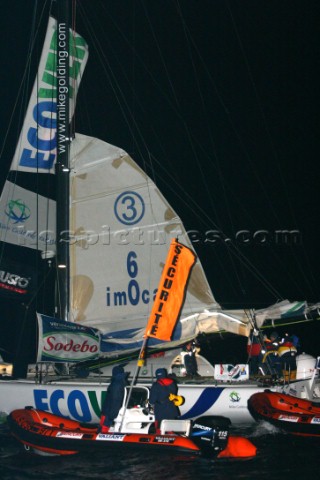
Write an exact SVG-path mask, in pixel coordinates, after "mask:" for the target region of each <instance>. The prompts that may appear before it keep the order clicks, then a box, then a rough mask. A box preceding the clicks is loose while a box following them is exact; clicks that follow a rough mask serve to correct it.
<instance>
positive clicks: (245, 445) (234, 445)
mask: <svg viewBox="0 0 320 480" xmlns="http://www.w3.org/2000/svg"><path fill="white" fill-rule="evenodd" d="M256 454H257V447H256V446H255V445H253V443H251V442H250V440H248V439H247V438H243V437H229V438H228V444H227V447H226V448H225V449H224V450H222V451H221V452H220V453H219V454H218V458H227V457H228V458H230V457H233V458H246V457H255V456H256Z"/></svg>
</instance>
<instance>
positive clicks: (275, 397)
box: [248, 390, 320, 437]
mask: <svg viewBox="0 0 320 480" xmlns="http://www.w3.org/2000/svg"><path fill="white" fill-rule="evenodd" d="M248 409H249V411H250V413H251V415H252V416H253V418H254V419H255V420H257V421H261V420H265V421H267V422H269V423H271V424H272V425H275V426H276V427H278V428H280V429H282V430H285V431H286V432H288V433H291V434H293V435H304V436H310V437H320V403H314V402H311V401H309V400H304V399H302V398H296V397H293V396H292V395H288V394H285V393H277V392H271V391H270V390H266V391H265V392H259V393H255V394H254V395H252V396H251V397H250V398H249V400H248Z"/></svg>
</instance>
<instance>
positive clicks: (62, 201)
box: [0, 1, 315, 423]
mask: <svg viewBox="0 0 320 480" xmlns="http://www.w3.org/2000/svg"><path fill="white" fill-rule="evenodd" d="M67 3H68V2H64V1H58V2H57V6H58V10H59V11H58V13H59V15H58V16H57V18H58V20H56V19H55V17H53V16H50V18H49V22H48V27H47V33H46V37H45V40H44V46H43V51H42V56H41V59H40V63H39V69H38V73H37V78H36V81H35V84H34V88H33V91H32V94H31V98H30V102H29V106H28V108H27V111H26V115H25V121H24V124H23V127H22V131H21V134H20V137H19V140H18V143H17V147H16V151H15V154H14V157H13V160H12V163H11V166H10V170H9V173H8V176H7V179H6V181H5V184H4V187H3V190H2V194H1V200H0V226H1V245H2V250H1V252H2V254H1V278H0V294H1V295H2V297H3V300H2V304H3V306H4V307H3V309H2V314H3V315H6V316H7V317H8V318H10V319H11V322H12V323H13V330H15V332H16V335H15V337H14V338H13V337H12V338H10V339H9V340H8V344H9V343H10V341H11V345H8V346H7V348H8V349H9V350H11V352H12V351H13V352H14V355H13V356H12V363H13V374H12V377H11V378H10V379H8V378H7V377H6V378H5V379H2V380H0V389H1V399H0V412H2V413H3V414H4V415H8V414H9V413H10V412H11V411H12V410H15V409H19V408H24V407H25V406H26V405H28V406H31V407H34V408H36V409H41V410H48V411H51V412H52V413H53V414H57V415H63V416H69V417H71V418H73V419H75V420H78V421H83V422H97V421H98V419H99V416H100V409H101V404H102V398H103V395H104V392H105V389H106V384H107V379H106V378H105V377H103V376H99V375H98V376H97V375H95V376H90V375H89V376H88V377H87V378H82V376H81V375H78V376H77V375H76V374H72V375H70V371H71V370H70V364H71V362H75V363H77V364H80V363H81V362H83V361H84V360H92V359H94V358H96V354H97V351H98V354H99V358H101V357H102V358H103V359H106V358H107V359H112V360H113V361H114V362H117V361H118V359H119V356H121V355H129V354H134V353H135V352H138V351H139V350H140V348H141V345H142V342H143V334H144V330H145V325H146V323H147V321H148V318H149V315H150V312H151V309H152V305H153V300H154V297H155V295H156V290H157V285H158V282H159V278H160V276H161V274H162V270H163V265H164V261H165V258H166V255H167V251H168V248H169V244H170V242H171V240H172V238H178V239H179V241H180V242H181V243H182V244H183V245H185V246H187V247H188V248H190V249H191V250H194V248H193V245H192V242H191V241H190V239H189V237H188V235H187V232H186V230H185V228H184V225H183V223H182V221H181V219H180V217H179V216H178V215H177V213H176V212H175V211H174V209H173V208H172V206H171V205H170V204H169V203H168V201H167V200H166V198H165V197H164V195H163V194H162V192H161V191H160V190H159V189H158V188H157V185H156V184H155V183H154V182H153V181H152V180H151V178H149V176H148V175H147V174H146V173H145V172H144V170H143V169H141V168H140V167H139V166H138V164H137V163H136V162H135V161H134V160H133V159H132V158H131V157H130V156H129V155H128V154H127V153H126V152H125V151H124V150H122V149H121V148H119V147H117V146H113V145H111V144H108V143H106V142H105V141H103V140H100V139H97V138H93V137H89V136H86V135H84V134H78V133H75V132H73V130H72V125H73V122H72V119H73V117H74V113H75V109H76V98H77V91H78V88H79V85H80V82H81V79H82V76H83V75H84V70H85V66H86V63H87V60H88V56H89V48H88V45H87V42H86V40H85V39H84V37H82V35H80V34H78V33H77V32H76V31H75V30H74V29H72V30H71V29H70V30H69V26H68V25H69V23H68V12H67V11H66V10H65V7H67ZM57 40H58V41H57ZM308 308H309V307H308V305H307V304H306V303H305V302H294V303H292V302H289V301H284V302H280V303H278V304H276V305H273V306H271V307H270V308H269V309H263V310H259V311H255V312H254V313H252V312H247V311H245V310H237V311H229V310H224V309H222V308H221V307H220V305H219V304H218V302H217V301H216V300H215V298H214V296H213V293H212V291H211V288H210V286H209V284H208V281H207V278H206V275H205V272H204V269H203V267H202V264H201V262H200V260H199V258H197V261H196V264H195V265H194V267H193V270H192V274H191V277H190V280H189V282H188V288H187V290H186V294H185V298H184V303H183V307H182V309H181V311H180V315H179V321H178V323H177V325H176V327H175V330H174V332H173V335H172V337H171V339H170V341H165V342H163V341H161V340H158V339H156V338H154V339H150V341H149V343H148V351H149V353H151V354H152V353H158V352H164V351H168V357H169V358H170V352H172V351H173V350H172V349H174V348H180V347H181V345H183V344H184V343H186V342H187V341H189V340H192V339H195V338H196V337H197V336H198V335H199V334H200V333H203V334H208V333H210V334H211V333H217V332H221V331H226V332H230V333H233V334H236V335H243V336H248V335H249V332H250V330H251V329H252V328H253V327H254V326H256V327H258V328H259V327H261V326H262V325H263V323H264V322H265V321H267V320H273V321H275V320H276V319H279V318H282V317H283V316H289V315H298V314H305V313H306V311H307V310H308ZM312 308H315V307H312ZM55 328H57V329H58V330H59V329H60V330H59V335H60V336H59V341H58V342H56V343H55V340H56V337H55V334H54V333H52V332H55V331H56V330H54V329H55ZM69 328H71V330H72V334H74V335H77V338H79V337H78V335H80V338H82V340H83V342H82V343H81V342H80V343H77V341H76V340H74V338H75V337H72V338H73V339H72V342H73V343H71V340H70V335H72V334H71V333H70V331H69V332H67V331H68V329H69ZM61 329H62V333H61ZM50 333H51V342H50V343H49V344H47V347H48V348H47V351H46V355H45V357H43V356H41V357H39V352H38V351H37V347H38V344H39V343H41V342H42V346H43V338H47V339H48V335H49V334H50ZM67 333H68V335H67ZM63 335H65V338H66V339H67V340H66V341H65V343H63V340H62V338H63ZM53 337H54V338H53ZM97 338H98V339H99V340H98V344H99V348H96V345H97ZM84 339H85V340H84ZM91 341H92V342H93V343H89V342H91ZM85 342H87V343H85ZM49 347H50V348H49ZM44 349H45V347H44ZM48 350H50V351H48ZM42 354H43V350H42ZM42 354H41V355H42ZM87 354H88V355H87ZM154 358H158V361H160V362H163V361H165V358H167V357H166V354H164V357H163V358H161V357H156V356H154V357H153V360H152V361H149V364H151V365H153V363H152V362H153V361H154ZM36 360H38V361H39V363H37V365H36V366H35V368H34V370H33V371H32V372H31V373H29V370H28V366H29V365H30V364H34V363H36ZM147 364H148V359H147ZM43 365H44V366H45V367H44V368H46V366H47V365H54V366H55V375H54V376H50V375H46V374H45V373H43ZM57 365H62V366H63V368H62V367H61V368H60V369H58V372H59V373H60V376H57V375H56V373H57V368H56V367H57ZM139 381H141V384H143V385H144V384H147V385H150V380H144V379H142V380H141V379H139V378H138V382H139ZM179 388H180V392H181V394H182V395H183V396H184V397H185V399H186V402H185V404H184V405H183V407H182V408H181V412H182V415H183V417H184V418H195V417H198V416H199V415H204V414H205V415H209V414H213V415H224V416H227V417H228V418H230V419H231V421H232V422H233V423H248V422H253V421H254V420H253V418H252V417H251V415H250V413H249V411H248V409H247V400H248V398H249V397H250V396H251V395H252V394H253V393H256V392H258V391H261V390H263V388H264V384H263V383H262V384H260V383H258V382H257V381H255V382H236V383H233V382H229V381H227V382H222V383H219V382H217V380H216V379H214V378H211V379H206V380H205V381H201V382H186V383H181V384H180V386H179Z"/></svg>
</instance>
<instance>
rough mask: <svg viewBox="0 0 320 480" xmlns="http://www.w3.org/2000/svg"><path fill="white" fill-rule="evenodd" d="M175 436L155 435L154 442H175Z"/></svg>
mask: <svg viewBox="0 0 320 480" xmlns="http://www.w3.org/2000/svg"><path fill="white" fill-rule="evenodd" d="M174 441H175V438H174V437H161V436H159V437H155V439H154V442H155V443H174Z"/></svg>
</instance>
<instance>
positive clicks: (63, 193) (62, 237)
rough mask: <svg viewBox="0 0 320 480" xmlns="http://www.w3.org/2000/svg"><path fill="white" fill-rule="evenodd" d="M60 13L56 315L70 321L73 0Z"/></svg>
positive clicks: (63, 2)
mask: <svg viewBox="0 0 320 480" xmlns="http://www.w3.org/2000/svg"><path fill="white" fill-rule="evenodd" d="M57 6H58V15H57V64H56V71H57V163H56V181H57V198H56V209H57V212H56V242H57V267H58V268H57V271H58V273H57V278H58V285H57V298H56V315H57V316H58V317H59V318H61V319H63V320H66V321H68V320H69V309H70V307H69V305H70V298H69V297H70V293H69V292H70V280H69V279H70V260H69V237H70V236H69V229H70V224H69V223H70V222H69V208H70V193H69V192H70V161H69V150H70V125H69V90H70V83H69V51H70V49H69V0H58V2H57Z"/></svg>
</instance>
